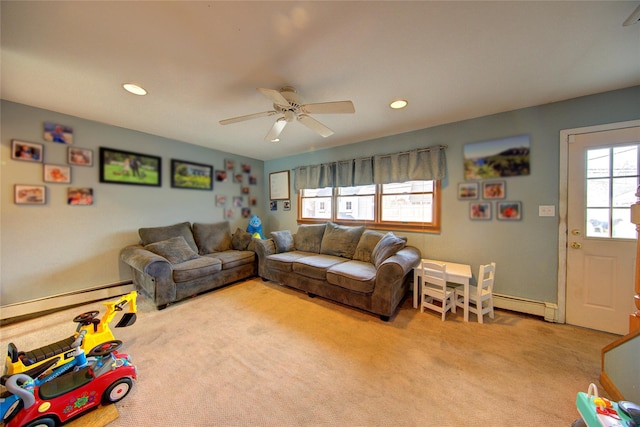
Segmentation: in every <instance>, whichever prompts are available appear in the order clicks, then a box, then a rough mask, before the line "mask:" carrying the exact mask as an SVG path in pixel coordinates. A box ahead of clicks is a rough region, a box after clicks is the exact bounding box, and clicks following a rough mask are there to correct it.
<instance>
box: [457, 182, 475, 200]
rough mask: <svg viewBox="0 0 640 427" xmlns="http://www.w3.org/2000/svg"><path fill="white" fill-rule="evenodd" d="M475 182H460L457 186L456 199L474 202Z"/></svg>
mask: <svg viewBox="0 0 640 427" xmlns="http://www.w3.org/2000/svg"><path fill="white" fill-rule="evenodd" d="M478 188H479V186H478V183H477V182H461V183H459V184H458V199H460V200H474V199H477V198H478Z"/></svg>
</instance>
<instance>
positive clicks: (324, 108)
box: [300, 101, 356, 114]
mask: <svg viewBox="0 0 640 427" xmlns="http://www.w3.org/2000/svg"><path fill="white" fill-rule="evenodd" d="M300 109H301V110H302V111H303V112H305V113H308V114H348V113H355V112H356V109H355V108H354V106H353V102H351V101H336V102H318V103H316V104H304V105H301V106H300Z"/></svg>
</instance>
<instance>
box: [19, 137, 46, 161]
mask: <svg viewBox="0 0 640 427" xmlns="http://www.w3.org/2000/svg"><path fill="white" fill-rule="evenodd" d="M11 158H12V159H14V160H24V161H27V162H38V163H42V159H43V158H44V146H43V145H42V144H36V143H35V142H26V141H18V140H17V139H12V140H11Z"/></svg>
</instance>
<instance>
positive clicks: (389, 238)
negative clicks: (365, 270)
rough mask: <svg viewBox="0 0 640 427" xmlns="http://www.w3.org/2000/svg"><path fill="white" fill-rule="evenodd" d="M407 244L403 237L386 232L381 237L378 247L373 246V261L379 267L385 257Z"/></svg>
mask: <svg viewBox="0 0 640 427" xmlns="http://www.w3.org/2000/svg"><path fill="white" fill-rule="evenodd" d="M406 244H407V243H406V242H405V241H404V240H403V239H401V238H400V237H398V236H396V235H395V234H393V233H391V232H389V233H387V234H385V235H384V237H382V239H380V241H379V242H378V244H377V245H376V247H375V248H373V252H371V261H372V262H373V265H375V266H376V268H378V266H379V265H380V264H382V263H383V262H384V260H385V259H387V258H389V257H390V256H391V255H393V254H395V253H396V252H398V251H399V250H400V249H402V248H404V247H405V245H406Z"/></svg>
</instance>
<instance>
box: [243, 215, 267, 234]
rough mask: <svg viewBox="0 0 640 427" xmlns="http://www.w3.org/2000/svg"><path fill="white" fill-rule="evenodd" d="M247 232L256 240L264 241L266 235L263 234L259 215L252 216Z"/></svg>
mask: <svg viewBox="0 0 640 427" xmlns="http://www.w3.org/2000/svg"><path fill="white" fill-rule="evenodd" d="M247 231H248V232H249V233H251V235H252V236H253V237H255V238H256V239H262V240H264V234H262V221H260V217H258V215H256V214H253V215H251V218H249V225H248V226H247Z"/></svg>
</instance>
